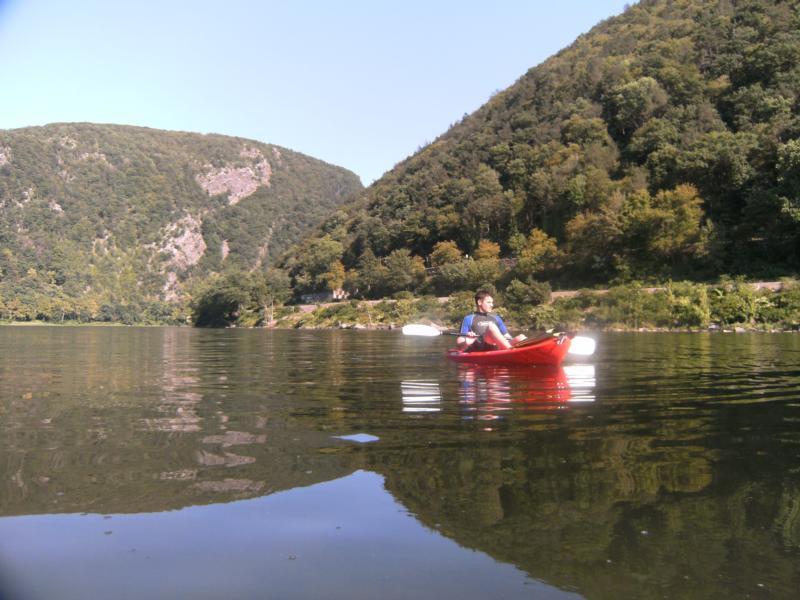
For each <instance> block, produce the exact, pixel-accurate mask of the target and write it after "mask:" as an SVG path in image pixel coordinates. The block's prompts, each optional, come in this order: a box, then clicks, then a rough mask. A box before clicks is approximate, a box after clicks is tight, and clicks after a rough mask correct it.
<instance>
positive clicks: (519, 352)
mask: <svg viewBox="0 0 800 600" xmlns="http://www.w3.org/2000/svg"><path fill="white" fill-rule="evenodd" d="M571 339H572V337H571V336H569V335H567V334H563V333H562V334H559V335H551V336H547V337H543V338H536V339H531V340H525V341H523V342H522V343H521V344H520V345H518V346H514V347H513V348H509V349H507V350H489V351H488V352H462V351H461V350H458V349H455V348H454V349H452V350H448V351H447V358H449V359H450V360H453V361H455V362H459V363H475V364H479V365H551V366H555V367H557V366H558V365H560V364H561V361H563V360H564V357H565V356H566V355H567V352H568V351H569V345H570V341H571Z"/></svg>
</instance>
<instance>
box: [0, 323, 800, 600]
mask: <svg viewBox="0 0 800 600" xmlns="http://www.w3.org/2000/svg"><path fill="white" fill-rule="evenodd" d="M450 341H451V340H447V339H442V338H434V339H428V338H404V337H403V336H402V335H400V334H399V333H395V332H353V331H343V332H340V331H333V332H328V331H326V332H305V331H291V332H288V331H287V332H285V331H275V332H271V331H244V330H225V331H197V330H191V329H170V328H164V329H136V328H44V327H42V328H23V327H2V328H0V434H1V435H0V597H2V598H4V599H5V598H11V599H15V598H22V599H39V598H137V599H140V598H282V599H283V598H348V599H350V598H376V597H380V598H381V599H382V600H383V599H388V598H434V597H435V598H441V597H458V598H588V599H595V598H597V599H601V598H609V599H611V598H749V597H750V598H796V597H797V590H798V589H800V336H798V335H791V334H786V335H784V334H771V335H764V334H761V335H758V334H752V335H751V334H744V335H733V334H730V335H726V334H714V335H711V334H708V335H706V334H696V335H679V334H613V335H612V334H606V335H602V336H600V337H599V338H598V352H597V354H596V355H595V356H594V357H592V360H591V362H589V363H585V362H584V363H576V364H567V365H566V366H565V367H564V368H563V369H536V368H531V369H505V368H491V369H487V368H483V369H481V368H470V367H464V366H456V365H453V364H450V363H448V362H447V361H446V360H445V359H444V358H443V352H444V351H445V349H446V348H447V346H448V342H450Z"/></svg>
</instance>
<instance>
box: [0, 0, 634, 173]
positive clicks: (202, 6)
mask: <svg viewBox="0 0 800 600" xmlns="http://www.w3.org/2000/svg"><path fill="white" fill-rule="evenodd" d="M629 1H630V0H629ZM624 5H625V2H624V1H623V0H560V1H546V2H545V1H538V0H494V1H493V2H486V1H484V2H480V3H479V2H475V1H473V0H402V1H397V0H395V1H382V0H352V1H351V0H339V1H338V2H334V1H333V0H329V1H327V2H326V1H323V0H299V1H296V2H288V1H286V0H284V1H281V2H277V1H273V0H262V1H257V0H226V1H225V2H221V1H219V0H216V1H215V2H211V1H209V0H158V1H155V0H135V1H128V2H117V1H114V0H0V129H11V128H16V127H25V126H29V125H44V124H47V123H54V122H64V121H91V122H95V123H122V124H130V125H143V126H147V127H155V128H159V129H171V130H181V131H196V132H203V133H210V132H211V133H222V134H228V135H238V136H242V137H246V138H251V139H256V140H260V141H263V142H268V143H273V144H277V145H279V146H283V147H286V148H291V149H293V150H297V151H299V152H303V153H305V154H309V155H311V156H315V157H317V158H321V159H322V160H325V161H327V162H330V163H333V164H337V165H341V166H343V167H346V168H348V169H351V170H352V171H354V172H356V173H357V174H358V175H359V176H360V177H361V179H362V181H363V182H364V183H365V184H369V183H371V182H372V181H373V180H374V179H377V178H378V177H380V175H381V174H383V173H384V172H385V171H387V170H389V169H391V168H392V167H393V166H394V165H395V164H396V163H398V162H400V161H401V160H403V159H404V158H405V157H407V156H408V155H410V154H412V153H414V152H415V151H416V149H417V148H419V147H420V146H422V145H424V144H425V143H427V142H430V141H432V140H433V139H435V138H436V137H437V136H438V135H440V134H441V133H443V132H444V131H446V130H447V128H448V127H449V126H450V125H451V124H452V123H454V122H455V121H457V120H459V119H460V118H461V117H462V116H463V115H464V114H465V113H471V112H472V111H474V110H476V109H477V108H478V107H480V106H481V105H482V104H484V103H485V102H486V101H487V100H488V99H489V97H490V96H491V95H492V94H493V93H494V92H495V91H497V90H501V89H503V88H506V87H508V86H509V85H511V84H512V83H514V81H516V80H517V79H518V78H519V77H521V76H522V75H523V74H524V73H525V72H526V71H527V70H528V69H529V68H531V67H533V66H535V65H537V64H539V63H540V62H542V61H543V60H544V59H546V58H547V57H548V56H550V55H552V54H554V53H555V52H557V51H558V50H560V49H561V48H563V47H564V46H567V45H568V44H570V43H571V42H572V41H573V40H574V39H575V37H577V36H578V35H579V34H581V33H583V32H585V31H588V30H589V29H590V28H591V27H592V26H593V25H595V24H596V23H597V22H599V21H600V20H602V19H605V18H607V17H609V16H612V15H615V14H619V13H620V12H622V10H623V7H624Z"/></svg>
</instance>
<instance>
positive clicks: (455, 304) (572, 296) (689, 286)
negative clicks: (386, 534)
mask: <svg viewBox="0 0 800 600" xmlns="http://www.w3.org/2000/svg"><path fill="white" fill-rule="evenodd" d="M498 299H499V300H500V302H499V305H500V308H499V309H498V312H499V313H500V314H501V315H502V316H503V318H504V319H505V321H506V323H507V324H508V325H509V327H510V328H513V329H517V330H528V329H531V330H542V329H550V328H556V329H560V330H571V331H572V330H581V331H586V330H593V331H712V332H732V333H734V332H745V331H761V332H784V331H797V330H798V329H800V286H799V285H798V284H797V282H796V281H793V280H785V281H776V282H756V283H747V282H744V281H741V280H724V281H722V282H720V283H718V284H700V283H691V282H672V283H669V284H667V285H665V286H662V287H644V286H643V285H639V284H630V285H623V286H616V287H612V288H608V289H603V290H573V291H558V292H553V293H552V294H551V295H550V297H549V298H547V299H546V301H545V302H542V303H540V304H538V305H530V304H525V303H524V302H519V301H516V302H515V299H514V298H503V297H502V296H500V297H499V298H498ZM472 310H473V301H472V293H470V292H460V293H457V294H454V295H453V296H450V297H448V298H436V297H433V296H423V297H421V298H414V297H410V296H405V297H401V298H397V299H391V300H389V299H386V300H377V301H376V300H372V301H366V300H362V301H359V300H349V301H342V302H336V303H326V304H320V305H306V306H295V307H283V308H282V309H281V310H279V311H277V312H276V315H275V317H276V318H275V319H274V320H273V321H271V322H270V323H268V326H269V327H274V328H294V329H299V328H303V329H321V328H342V329H392V328H395V327H400V326H402V325H404V324H406V323H410V322H422V323H433V324H436V325H439V326H442V327H446V328H453V327H458V325H459V324H460V322H461V319H462V318H463V316H464V315H465V314H467V313H469V312H471V311H472Z"/></svg>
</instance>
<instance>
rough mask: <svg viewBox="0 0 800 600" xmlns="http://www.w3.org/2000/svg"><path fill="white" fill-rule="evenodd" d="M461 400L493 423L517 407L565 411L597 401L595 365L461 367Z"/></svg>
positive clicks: (468, 409) (474, 411) (479, 415)
mask: <svg viewBox="0 0 800 600" xmlns="http://www.w3.org/2000/svg"><path fill="white" fill-rule="evenodd" d="M458 381H459V400H460V402H461V404H462V407H463V408H464V410H465V411H467V412H468V413H469V412H473V413H475V414H476V415H477V418H479V419H483V420H493V419H497V418H500V416H501V415H502V413H504V412H505V411H507V410H509V409H511V408H513V407H514V405H521V406H524V407H525V408H526V409H532V408H533V409H544V410H550V409H553V410H555V409H564V408H566V407H567V406H568V404H569V403H570V402H593V401H594V399H595V397H594V393H593V388H594V386H595V375H594V366H593V365H568V366H564V367H513V366H508V367H501V366H474V365H459V369H458Z"/></svg>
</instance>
